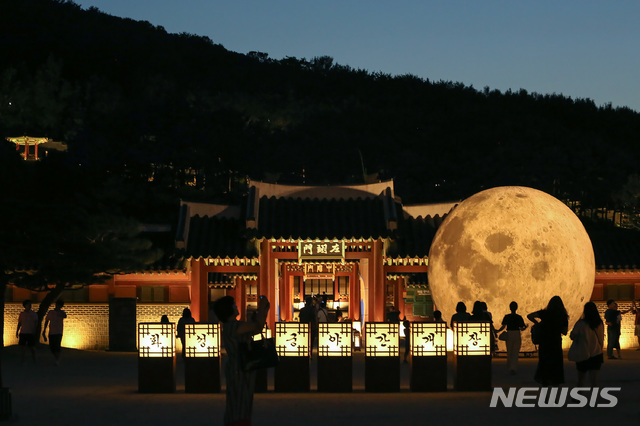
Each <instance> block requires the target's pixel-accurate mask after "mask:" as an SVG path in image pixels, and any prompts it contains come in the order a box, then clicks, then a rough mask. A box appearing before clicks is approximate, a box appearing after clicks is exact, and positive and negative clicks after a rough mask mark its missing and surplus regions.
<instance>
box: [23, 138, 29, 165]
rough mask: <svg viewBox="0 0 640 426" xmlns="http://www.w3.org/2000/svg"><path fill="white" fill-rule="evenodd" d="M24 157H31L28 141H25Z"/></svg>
mask: <svg viewBox="0 0 640 426" xmlns="http://www.w3.org/2000/svg"><path fill="white" fill-rule="evenodd" d="M24 159H25V160H28V159H29V142H27V141H25V142H24Z"/></svg>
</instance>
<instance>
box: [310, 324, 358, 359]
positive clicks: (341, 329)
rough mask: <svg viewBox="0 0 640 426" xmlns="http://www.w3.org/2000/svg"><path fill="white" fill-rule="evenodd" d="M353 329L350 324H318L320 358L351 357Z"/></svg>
mask: <svg viewBox="0 0 640 426" xmlns="http://www.w3.org/2000/svg"><path fill="white" fill-rule="evenodd" d="M352 335H353V327H352V325H351V323H348V322H337V323H329V322H324V323H320V324H318V356H320V357H326V356H330V357H344V356H351V346H352V345H351V336H352Z"/></svg>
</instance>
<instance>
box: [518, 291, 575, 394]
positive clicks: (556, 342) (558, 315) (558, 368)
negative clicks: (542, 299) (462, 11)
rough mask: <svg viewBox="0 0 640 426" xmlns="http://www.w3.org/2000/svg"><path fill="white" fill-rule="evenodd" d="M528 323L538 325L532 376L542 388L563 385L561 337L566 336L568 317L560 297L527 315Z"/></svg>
mask: <svg viewBox="0 0 640 426" xmlns="http://www.w3.org/2000/svg"><path fill="white" fill-rule="evenodd" d="M527 318H528V319H529V321H531V322H533V323H534V324H538V323H539V324H540V327H542V329H541V335H540V343H539V344H538V367H537V368H536V374H535V376H534V378H535V380H536V382H538V383H540V384H541V385H542V386H558V385H560V384H562V383H564V366H563V358H562V357H563V354H562V335H563V334H567V329H568V328H569V316H568V315H567V310H566V309H565V307H564V303H562V299H561V298H560V296H553V297H552V298H551V300H549V304H548V305H547V307H546V308H545V309H542V310H540V311H536V312H532V313H530V314H529V315H527Z"/></svg>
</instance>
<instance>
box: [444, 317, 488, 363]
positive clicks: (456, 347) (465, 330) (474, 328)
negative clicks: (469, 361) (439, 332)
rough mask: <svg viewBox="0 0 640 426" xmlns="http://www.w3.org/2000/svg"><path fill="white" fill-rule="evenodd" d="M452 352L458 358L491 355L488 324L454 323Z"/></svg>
mask: <svg viewBox="0 0 640 426" xmlns="http://www.w3.org/2000/svg"><path fill="white" fill-rule="evenodd" d="M453 352H454V354H455V355H458V356H487V355H489V356H490V355H491V323H490V322H456V323H455V326H454V335H453Z"/></svg>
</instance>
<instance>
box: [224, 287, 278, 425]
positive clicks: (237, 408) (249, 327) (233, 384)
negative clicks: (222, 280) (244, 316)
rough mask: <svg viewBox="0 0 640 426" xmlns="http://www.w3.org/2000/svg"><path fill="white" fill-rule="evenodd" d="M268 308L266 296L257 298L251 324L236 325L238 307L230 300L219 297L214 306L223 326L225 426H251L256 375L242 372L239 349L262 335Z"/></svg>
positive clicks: (248, 322) (244, 322) (227, 297)
mask: <svg viewBox="0 0 640 426" xmlns="http://www.w3.org/2000/svg"><path fill="white" fill-rule="evenodd" d="M269 308H270V304H269V300H267V298H266V296H260V299H259V301H258V310H257V311H256V313H255V315H254V316H253V319H252V321H238V320H237V316H238V315H239V312H238V306H237V305H236V302H235V300H234V298H233V297H231V296H224V297H221V298H220V299H218V300H216V301H215V303H214V305H213V309H214V310H215V312H216V316H217V317H218V319H220V321H221V322H222V333H221V336H222V344H223V345H224V348H225V349H226V352H227V357H228V358H227V363H226V365H225V370H224V371H225V377H226V380H227V390H226V407H225V412H224V424H225V425H237V426H240V425H243V426H250V425H251V411H252V408H253V393H254V389H255V383H256V372H255V371H244V369H243V368H242V364H241V360H240V347H241V346H242V345H249V343H250V340H251V336H253V335H255V334H259V333H260V332H261V331H262V329H263V328H264V324H265V322H266V319H267V313H268V312H269Z"/></svg>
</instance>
